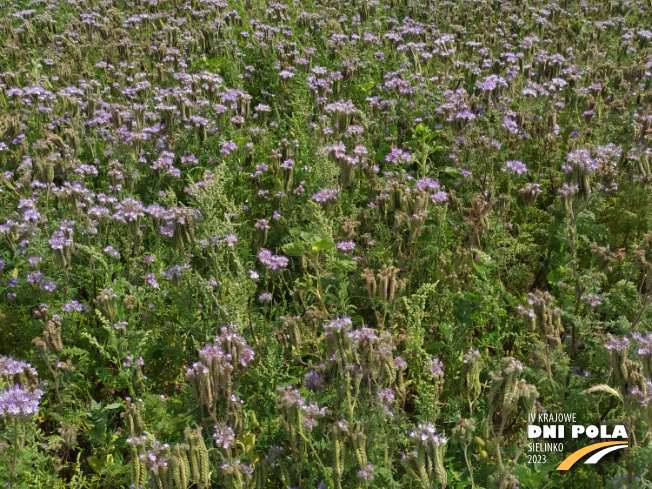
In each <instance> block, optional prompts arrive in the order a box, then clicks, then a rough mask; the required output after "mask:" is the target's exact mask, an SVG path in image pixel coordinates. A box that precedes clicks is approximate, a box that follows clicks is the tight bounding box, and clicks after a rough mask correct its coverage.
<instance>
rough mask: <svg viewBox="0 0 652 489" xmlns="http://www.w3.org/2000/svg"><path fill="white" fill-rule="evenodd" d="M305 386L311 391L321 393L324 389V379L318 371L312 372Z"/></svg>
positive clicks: (307, 377) (307, 376) (307, 375)
mask: <svg viewBox="0 0 652 489" xmlns="http://www.w3.org/2000/svg"><path fill="white" fill-rule="evenodd" d="M303 385H304V387H305V388H306V389H308V390H310V391H313V392H314V391H321V390H323V389H324V379H323V378H322V376H321V375H320V374H319V372H317V371H316V370H311V371H310V372H308V373H307V374H306V377H305V378H304V380H303Z"/></svg>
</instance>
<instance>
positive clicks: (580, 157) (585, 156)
mask: <svg viewBox="0 0 652 489" xmlns="http://www.w3.org/2000/svg"><path fill="white" fill-rule="evenodd" d="M566 161H568V163H570V164H571V165H575V166H577V167H579V168H580V169H582V170H584V171H586V172H588V173H591V172H594V171H595V170H597V169H598V164H597V163H596V162H595V161H594V160H593V158H591V153H589V150H588V149H584V148H580V149H576V150H575V151H571V152H570V153H568V156H567V157H566Z"/></svg>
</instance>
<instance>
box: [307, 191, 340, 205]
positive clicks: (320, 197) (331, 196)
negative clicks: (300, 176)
mask: <svg viewBox="0 0 652 489" xmlns="http://www.w3.org/2000/svg"><path fill="white" fill-rule="evenodd" d="M339 195H340V191H339V190H338V189H336V188H325V189H323V190H320V191H319V192H317V193H316V194H315V195H313V196H312V200H314V201H315V202H328V201H329V200H337V197H338V196H339Z"/></svg>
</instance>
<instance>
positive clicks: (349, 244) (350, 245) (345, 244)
mask: <svg viewBox="0 0 652 489" xmlns="http://www.w3.org/2000/svg"><path fill="white" fill-rule="evenodd" d="M354 248H355V243H354V242H353V241H340V242H339V243H337V249H338V250H340V251H344V252H347V251H352V250H353V249H354Z"/></svg>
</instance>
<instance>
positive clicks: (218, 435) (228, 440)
mask: <svg viewBox="0 0 652 489" xmlns="http://www.w3.org/2000/svg"><path fill="white" fill-rule="evenodd" d="M213 438H215V444H216V445H217V446H218V447H220V448H223V449H224V450H228V449H229V448H231V447H232V446H233V445H235V433H234V432H233V429H232V428H231V427H230V426H228V425H227V424H223V423H218V424H216V425H215V432H214V433H213Z"/></svg>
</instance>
